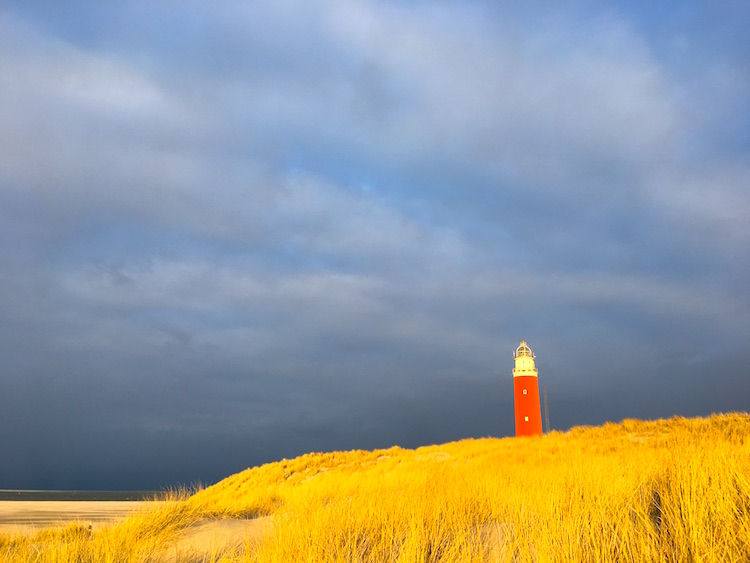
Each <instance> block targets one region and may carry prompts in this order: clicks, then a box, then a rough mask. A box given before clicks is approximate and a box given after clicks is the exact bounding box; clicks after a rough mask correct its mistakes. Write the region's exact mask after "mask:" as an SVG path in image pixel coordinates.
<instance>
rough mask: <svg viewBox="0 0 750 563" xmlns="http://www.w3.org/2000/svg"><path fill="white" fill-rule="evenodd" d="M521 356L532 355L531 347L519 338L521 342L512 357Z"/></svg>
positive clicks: (531, 356) (530, 356)
mask: <svg viewBox="0 0 750 563" xmlns="http://www.w3.org/2000/svg"><path fill="white" fill-rule="evenodd" d="M522 356H528V357H529V358H533V357H534V354H533V353H532V351H531V348H529V345H528V344H526V341H525V340H521V344H520V345H519V346H518V348H516V353H515V354H514V355H513V357H514V358H520V357H522Z"/></svg>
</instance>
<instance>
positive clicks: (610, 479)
mask: <svg viewBox="0 0 750 563" xmlns="http://www.w3.org/2000/svg"><path fill="white" fill-rule="evenodd" d="M256 516H271V522H272V524H271V525H270V526H269V527H268V529H267V531H266V532H265V533H264V534H263V535H262V537H261V538H259V539H253V540H248V541H247V542H245V544H244V545H243V546H241V547H240V548H239V549H237V548H233V549H230V550H228V551H226V552H222V551H217V552H214V553H212V554H211V555H210V556H209V557H207V558H205V560H208V561H220V560H221V561H243V562H257V563H262V562H279V563H280V562H289V561H310V562H316V561H341V562H344V561H346V562H349V561H360V562H412V561H420V562H438V561H539V562H542V561H592V562H594V561H670V562H672V561H673V562H682V561H750V415H748V414H741V413H734V414H727V415H714V416H712V417H709V418H697V419H684V418H673V419H669V420H659V421H648V422H647V421H638V420H625V421H623V422H621V423H619V424H614V423H609V424H605V425H604V426H601V427H579V428H574V429H572V430H570V431H569V432H565V433H562V432H552V433H551V434H548V435H546V436H544V437H542V438H520V439H519V438H504V439H495V438H484V439H478V440H474V439H468V440H462V441H459V442H453V443H448V444H443V445H439V446H428V447H423V448H418V449H416V450H405V449H401V448H391V449H388V450H377V451H372V452H370V451H351V452H334V453H312V454H307V455H304V456H300V457H298V458H296V459H292V460H282V461H280V462H276V463H270V464H266V465H263V466H260V467H256V468H252V469H248V470H246V471H243V472H241V473H238V474H236V475H233V476H231V477H229V478H227V479H225V480H223V481H221V482H219V483H217V484H215V485H213V486H211V487H208V488H206V489H204V490H201V491H198V492H197V493H195V494H193V495H191V496H188V495H186V494H182V495H179V494H177V495H174V496H173V498H172V499H171V500H169V501H166V502H156V503H154V505H153V507H150V508H149V509H147V510H146V511H144V512H142V513H140V514H137V515H135V516H133V517H131V518H129V519H128V520H125V521H124V522H122V523H120V524H117V525H113V526H110V527H107V528H105V529H103V530H101V531H97V532H93V533H90V532H88V531H87V530H84V529H83V528H82V527H76V526H69V527H68V528H65V529H57V530H45V531H42V532H40V533H38V534H37V535H36V536H31V537H26V536H15V537H10V536H4V537H1V536H0V560H2V561H38V562H40V563H45V562H47V561H50V562H51V561H56V562H65V561H71V562H72V561H92V562H93V561H123V562H125V561H128V562H134V561H160V560H164V558H165V553H167V552H168V550H169V546H170V545H171V544H172V542H174V541H175V540H176V538H178V537H179V535H180V533H183V532H184V530H186V529H188V530H189V529H190V527H191V526H194V525H196V524H197V523H198V522H200V521H202V520H204V519H206V518H247V517H256ZM192 560H204V559H184V561H192Z"/></svg>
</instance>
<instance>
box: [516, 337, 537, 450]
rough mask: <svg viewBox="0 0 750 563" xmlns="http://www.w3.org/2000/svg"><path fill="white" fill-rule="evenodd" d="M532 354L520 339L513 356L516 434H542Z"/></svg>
mask: <svg viewBox="0 0 750 563" xmlns="http://www.w3.org/2000/svg"><path fill="white" fill-rule="evenodd" d="M534 357H535V356H534V354H533V352H532V351H531V348H529V345H528V344H526V341H525V340H521V344H520V345H519V346H518V348H516V351H515V353H514V354H513V358H514V359H515V360H516V367H514V368H513V404H514V407H515V411H516V436H541V435H542V409H541V408H540V406H539V383H538V376H539V373H538V372H537V370H536V366H535V365H534Z"/></svg>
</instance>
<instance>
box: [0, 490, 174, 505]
mask: <svg viewBox="0 0 750 563" xmlns="http://www.w3.org/2000/svg"><path fill="white" fill-rule="evenodd" d="M165 494H166V491H75V490H68V491H64V490H31V489H0V501H11V502H12V501H34V502H44V501H50V502H52V501H57V502H106V501H117V502H142V501H148V500H159V499H161V498H163V497H164V496H165Z"/></svg>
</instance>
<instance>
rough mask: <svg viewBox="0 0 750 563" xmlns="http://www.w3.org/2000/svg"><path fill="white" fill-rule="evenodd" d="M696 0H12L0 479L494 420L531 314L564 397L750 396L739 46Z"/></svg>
mask: <svg viewBox="0 0 750 563" xmlns="http://www.w3.org/2000/svg"><path fill="white" fill-rule="evenodd" d="M701 9H702V8H700V7H689V8H685V10H686V11H685V12H684V13H681V14H679V15H680V17H676V16H675V14H672V16H675V18H672V16H670V18H672V19H671V20H670V21H676V22H678V23H676V24H674V26H675V27H667V28H666V29H665V26H666V24H665V23H664V22H665V21H666V20H664V19H661V18H662V16H659V15H658V14H655V13H652V12H651V11H650V10H651V8H643V9H642V10H639V9H637V8H633V7H632V6H630V5H629V6H628V7H627V9H626V7H622V6H617V5H615V4H612V5H608V6H606V7H602V8H600V9H598V10H596V11H594V12H591V13H589V12H588V11H586V10H584V9H583V7H578V8H576V9H573V10H570V11H568V12H563V11H559V12H555V11H550V10H549V9H545V10H544V11H543V13H541V12H540V11H538V10H535V9H534V8H524V9H523V10H517V11H503V10H498V9H497V8H495V7H493V6H488V5H484V4H480V3H472V4H466V5H463V6H462V7H455V6H448V5H443V4H431V5H429V6H428V5H421V4H414V5H410V6H402V5H397V4H388V3H378V4H375V3H369V2H324V3H317V4H314V5H311V4H303V3H284V2H281V3H268V4H263V3H260V4H253V5H252V6H248V5H246V4H244V3H232V2H226V3H219V4H217V3H214V4H213V5H212V6H211V8H210V9H207V8H204V7H202V6H200V5H198V4H194V5H184V4H179V5H178V4H172V5H170V4H156V5H153V6H148V7H146V6H143V5H140V4H129V3H120V4H118V5H117V6H116V7H114V6H113V7H109V6H106V5H99V6H97V7H91V6H85V5H83V4H81V5H77V7H76V6H75V5H74V6H73V7H72V8H70V9H66V10H65V11H60V10H59V9H58V8H56V7H54V6H52V5H45V4H44V3H23V4H8V5H7V7H6V8H4V9H2V11H0V67H1V68H2V69H3V72H2V73H0V130H1V131H2V134H0V260H1V261H2V264H3V268H2V270H0V350H2V354H3V367H2V368H0V377H2V383H3V393H2V394H0V417H2V418H1V419H0V421H1V422H2V425H1V428H2V429H0V440H2V441H1V442H0V446H1V447H2V448H3V450H4V451H11V452H13V455H12V456H7V457H5V458H4V459H3V461H2V462H0V487H96V488H110V487H112V488H117V487H139V488H148V487H156V486H161V485H164V484H170V483H175V482H190V481H194V480H198V479H202V480H209V481H211V480H216V479H219V478H221V477H223V476H225V475H227V474H229V473H232V472H234V471H236V470H239V469H242V468H244V467H245V466H247V465H251V464H256V463H261V462H263V461H269V460H272V459H277V458H279V457H282V456H293V455H297V454H299V453H303V452H305V451H310V450H329V449H339V448H355V447H361V448H371V447H385V446H388V445H391V444H400V445H403V446H416V445H419V444H423V443H434V442H440V441H445V440H450V439H457V438H460V437H464V436H485V435H509V434H511V433H512V431H513V428H512V398H511V396H510V381H509V378H510V369H511V367H512V357H511V352H512V350H513V348H514V347H515V346H516V345H517V340H518V339H520V338H526V339H528V340H529V341H530V343H531V345H532V347H533V348H534V350H535V352H536V353H537V354H538V365H539V368H540V373H541V382H542V383H543V384H544V385H546V386H547V387H548V391H549V396H550V415H551V420H552V422H553V426H555V427H557V428H567V427H569V426H571V425H573V424H596V423H600V422H603V421H605V420H611V419H619V418H624V417H631V416H638V417H655V416H670V415H673V414H685V415H699V414H707V413H710V412H712V411H716V410H730V409H746V408H747V405H746V404H745V403H743V399H742V398H743V397H747V396H750V393H749V391H750V389H748V383H747V380H746V378H745V377H743V374H746V372H747V365H748V358H747V354H746V351H745V348H746V335H747V334H748V330H750V302H749V301H748V294H747V290H746V287H747V285H748V282H750V268H749V266H748V262H747V260H746V259H745V258H744V256H745V254H746V250H747V247H748V243H749V242H750V227H748V222H747V220H746V217H747V214H748V211H750V193H749V192H748V188H747V186H748V185H750V168H748V166H747V151H748V143H747V140H748V134H747V127H746V126H747V123H748V118H749V115H750V113H749V112H748V106H747V100H748V99H750V96H748V94H750V92H748V90H749V89H750V88H749V87H750V81H748V79H747V72H746V70H747V68H746V67H747V56H748V45H747V41H746V40H744V39H743V37H744V35H743V34H736V33H733V32H732V30H733V29H735V27H736V25H737V23H736V21H737V19H742V17H743V14H741V13H731V12H730V11H727V12H725V13H723V14H722V15H721V16H717V15H716V14H713V15H712V17H711V18H710V22H712V23H710V24H708V28H705V26H704V24H702V23H701V24H700V25H699V24H698V23H697V22H700V21H703V20H702V19H701V18H700V17H699V15H700V10H701ZM727 10H728V9H727ZM716 11H717V12H719V11H720V10H718V9H717V10H716ZM664 17H666V16H664ZM722 30H724V31H725V32H726V33H725V35H722V37H723V39H722V40H721V41H718V40H716V37H717V35H721V32H722ZM733 37H734V39H732V38H733ZM686 59H694V60H695V61H696V64H695V65H688V64H686V63H685V60H686ZM743 124H744V125H743ZM707 373H708V374H710V377H706V374H707Z"/></svg>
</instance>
